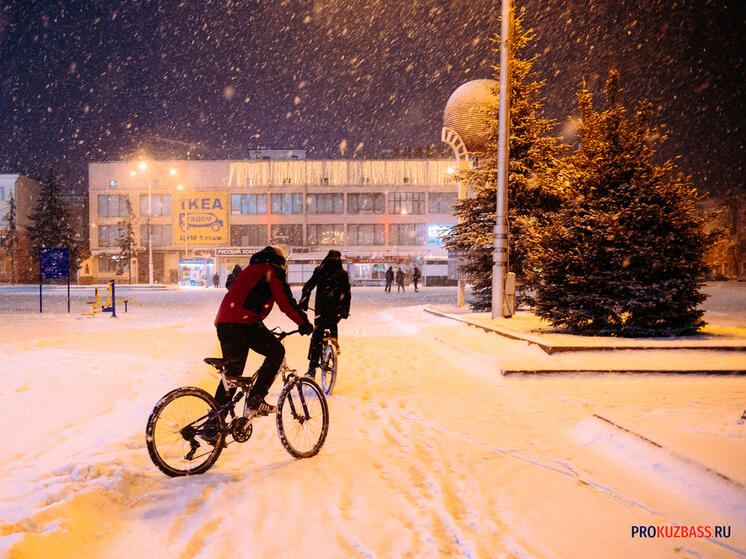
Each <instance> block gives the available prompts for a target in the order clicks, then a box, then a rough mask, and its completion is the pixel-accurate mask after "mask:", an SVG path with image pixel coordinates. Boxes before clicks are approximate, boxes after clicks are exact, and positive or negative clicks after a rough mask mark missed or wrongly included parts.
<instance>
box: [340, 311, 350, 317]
mask: <svg viewBox="0 0 746 559" xmlns="http://www.w3.org/2000/svg"><path fill="white" fill-rule="evenodd" d="M349 317H350V313H348V312H343V313H339V318H340V319H345V318H349Z"/></svg>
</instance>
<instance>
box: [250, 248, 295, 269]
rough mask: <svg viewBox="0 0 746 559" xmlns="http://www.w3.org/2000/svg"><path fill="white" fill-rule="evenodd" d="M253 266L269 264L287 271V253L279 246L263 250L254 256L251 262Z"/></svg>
mask: <svg viewBox="0 0 746 559" xmlns="http://www.w3.org/2000/svg"><path fill="white" fill-rule="evenodd" d="M249 262H250V263H251V264H263V263H269V264H274V265H275V266H278V267H280V268H282V269H283V270H287V259H286V258H285V251H284V250H282V248H280V247H278V246H267V247H264V248H263V249H262V250H260V251H259V252H257V253H256V254H254V256H252V257H251V260H250V261H249Z"/></svg>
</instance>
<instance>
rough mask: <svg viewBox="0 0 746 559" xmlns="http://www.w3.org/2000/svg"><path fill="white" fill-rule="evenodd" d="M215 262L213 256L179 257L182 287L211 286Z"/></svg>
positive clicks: (180, 283) (180, 284)
mask: <svg viewBox="0 0 746 559" xmlns="http://www.w3.org/2000/svg"><path fill="white" fill-rule="evenodd" d="M214 273H215V264H214V262H213V260H212V258H181V259H179V286H180V287H210V286H211V285H212V276H213V274H214Z"/></svg>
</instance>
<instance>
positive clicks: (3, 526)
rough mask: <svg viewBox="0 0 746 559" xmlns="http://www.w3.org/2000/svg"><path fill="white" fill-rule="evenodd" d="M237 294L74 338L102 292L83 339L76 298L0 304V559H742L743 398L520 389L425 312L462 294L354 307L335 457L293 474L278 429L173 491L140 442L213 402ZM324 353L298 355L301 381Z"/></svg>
mask: <svg viewBox="0 0 746 559" xmlns="http://www.w3.org/2000/svg"><path fill="white" fill-rule="evenodd" d="M731 285H733V284H731ZM708 288H709V286H708ZM713 289H716V290H718V291H719V293H718V294H714V295H713V298H712V299H711V300H710V304H711V307H708V310H709V311H711V312H718V313H722V316H723V319H724V320H731V319H733V320H735V321H737V320H738V317H739V316H741V317H742V316H743V315H744V313H742V312H741V311H740V310H739V309H741V308H746V297H743V298H742V295H746V290H744V289H739V288H738V286H734V289H731V290H728V289H727V288H726V287H723V288H722V289H721V288H720V286H716V287H715V288H713ZM89 291H90V290H89ZM222 294H223V290H219V289H218V290H211V289H210V290H208V289H195V290H147V289H144V290H137V291H134V290H133V291H132V292H130V293H127V291H126V290H123V293H122V295H127V296H135V297H137V298H138V299H139V300H141V301H142V302H143V303H144V307H142V308H134V309H133V308H130V311H129V312H128V313H126V314H124V313H123V312H120V316H119V318H118V319H112V318H110V317H109V316H108V315H98V316H96V317H95V318H90V317H81V316H80V315H79V314H75V313H80V312H84V309H83V307H84V306H85V305H84V304H83V301H84V300H86V299H88V298H89V293H87V292H84V291H80V290H75V291H74V300H73V313H72V314H70V315H68V314H66V313H65V312H64V310H66V303H65V302H64V295H65V294H64V290H59V289H54V290H50V292H49V293H48V294H45V301H44V304H45V313H44V314H41V315H40V314H39V313H38V294H36V295H35V294H34V292H33V291H30V292H25V293H23V292H11V291H0V324H2V326H0V328H1V329H2V335H1V336H0V361H1V362H2V369H1V371H2V373H1V375H0V405H1V407H0V409H2V416H1V417H2V419H0V425H1V428H0V433H2V440H3V441H4V444H3V445H2V446H3V448H4V449H5V452H4V456H3V461H2V467H1V468H0V550H2V554H3V557H13V558H16V557H17V558H27V557H33V558H35V557H40V558H41V557H44V558H46V557H55V558H66V557H70V558H73V557H75V558H89V557H105V558H120V557H121V558H125V557H126V558H129V557H133V556H134V557H138V556H139V557H174V558H177V557H178V558H197V557H200V558H216V557H256V558H261V557H301V556H305V557H324V558H327V557H329V558H336V557H339V558H348V557H460V556H463V557H489V558H492V557H567V558H575V557H619V558H623V557H624V558H626V557H631V556H635V557H640V558H644V557H737V556H746V460H745V459H744V456H746V424H739V422H738V420H739V417H740V416H741V414H742V413H743V412H744V409H746V377H736V376H725V377H721V376H681V375H659V376H655V375H635V376H624V375H618V374H612V375H566V376H547V377H503V376H501V375H499V373H498V372H499V370H500V369H501V367H502V365H503V363H504V361H505V360H508V359H510V360H513V361H514V360H515V358H516V356H520V355H525V356H526V358H527V359H531V358H535V357H536V356H537V355H539V354H540V353H543V352H541V350H540V349H538V348H536V347H531V346H529V345H528V344H526V343H524V342H520V341H513V340H508V339H505V338H502V337H499V336H497V335H495V334H490V333H487V332H483V331H481V330H478V329H476V328H473V327H469V326H466V325H463V324H459V323H457V322H454V321H450V320H447V319H443V318H439V317H436V316H433V315H431V314H428V313H425V312H423V311H422V306H423V305H425V304H428V303H444V302H450V301H452V299H453V297H454V290H453V289H450V288H426V289H424V290H423V291H422V292H421V293H412V292H411V291H408V292H407V293H406V294H397V293H391V294H384V293H383V291H382V289H377V288H376V289H374V288H359V289H358V288H356V289H354V290H353V306H352V315H351V317H350V319H349V320H348V321H345V322H343V323H342V325H341V335H340V342H341V344H342V355H341V358H340V377H339V381H338V383H337V387H336V389H335V394H334V396H333V397H331V398H330V402H329V405H330V413H331V425H330V430H329V436H328V438H327V441H326V443H325V445H324V448H323V449H322V451H321V452H320V454H319V455H317V456H316V457H314V458H311V459H308V460H301V461H297V460H294V459H293V458H291V457H290V455H288V454H287V453H286V452H285V450H284V449H283V448H282V446H281V444H280V442H279V440H278V437H277V433H276V430H275V427H274V421H273V420H272V418H262V419H259V420H258V421H257V423H256V425H255V429H254V435H253V437H252V438H251V440H250V441H249V442H247V443H246V444H244V445H238V444H232V445H230V446H229V447H228V448H227V449H226V450H225V451H224V452H223V454H222V455H221V456H220V459H219V460H218V462H217V464H216V465H215V466H214V467H213V468H212V469H211V470H210V471H209V472H207V473H206V474H204V475H201V476H195V477H191V478H177V479H170V478H167V477H165V476H164V475H163V474H161V473H160V471H159V470H157V469H156V468H155V466H154V465H153V464H152V463H151V462H150V459H149V457H148V454H147V451H146V449H145V440H144V429H145V423H146V421H147V418H148V415H149V413H150V411H151V409H152V407H153V405H154V404H155V402H156V401H157V400H158V399H159V398H160V397H161V396H162V395H163V394H164V393H165V392H167V391H168V390H171V389H172V388H175V387H177V386H184V385H195V386H201V387H204V388H206V389H208V390H213V388H214V386H215V385H216V378H215V376H214V375H212V374H211V373H210V369H209V367H208V366H207V365H204V364H203V363H202V358H203V357H206V356H219V355H220V350H219V345H218V342H217V338H216V336H215V332H214V328H213V326H212V320H213V318H214V314H215V311H216V309H217V306H218V303H219V301H220V298H221V297H222ZM718 301H724V302H723V303H722V308H721V307H719V306H718V305H720V303H719V302H718ZM47 310H48V311H49V312H47ZM122 310H123V309H122ZM267 322H268V324H269V325H274V324H279V325H283V326H286V327H290V322H289V321H288V320H287V319H285V317H283V316H282V315H281V314H279V311H278V310H276V309H275V310H274V311H273V313H272V315H271V316H270V319H269V320H268V321H267ZM307 343H308V338H301V337H298V336H292V337H290V338H288V340H287V344H286V347H287V349H288V361H289V363H290V365H291V366H292V365H295V366H297V367H299V368H300V367H303V366H304V357H305V352H306V347H307ZM537 352H538V353H537ZM668 355H669V357H668V358H669V359H670V360H671V361H672V362H686V361H687V360H688V359H691V357H692V354H691V353H688V352H686V351H674V352H670V353H669V354H668ZM542 359H547V357H545V356H542ZM606 359H607V362H608V364H609V367H610V368H612V367H613V365H614V360H615V359H617V357H616V356H615V355H614V354H609V355H607V356H606ZM257 364H258V361H257V360H256V358H253V359H251V360H250V363H249V367H252V366H254V367H255V366H256V365H257ZM744 366H745V367H746V363H744ZM278 388H279V386H278V385H277V384H276V385H275V387H274V390H273V393H276V392H277V390H278ZM639 525H644V526H671V525H686V526H692V525H693V526H700V525H707V526H715V525H718V526H728V527H730V537H729V538H715V537H712V538H709V539H704V538H675V539H674V538H672V539H665V538H653V539H646V538H642V539H641V538H639V537H634V538H633V537H632V529H633V526H639Z"/></svg>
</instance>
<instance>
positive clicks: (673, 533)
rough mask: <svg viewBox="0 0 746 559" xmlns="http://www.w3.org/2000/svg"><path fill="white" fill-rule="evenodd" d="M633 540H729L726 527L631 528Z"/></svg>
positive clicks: (674, 526) (728, 528)
mask: <svg viewBox="0 0 746 559" xmlns="http://www.w3.org/2000/svg"><path fill="white" fill-rule="evenodd" d="M632 537H633V538H730V525H728V526H712V525H699V526H676V525H673V526H632Z"/></svg>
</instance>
